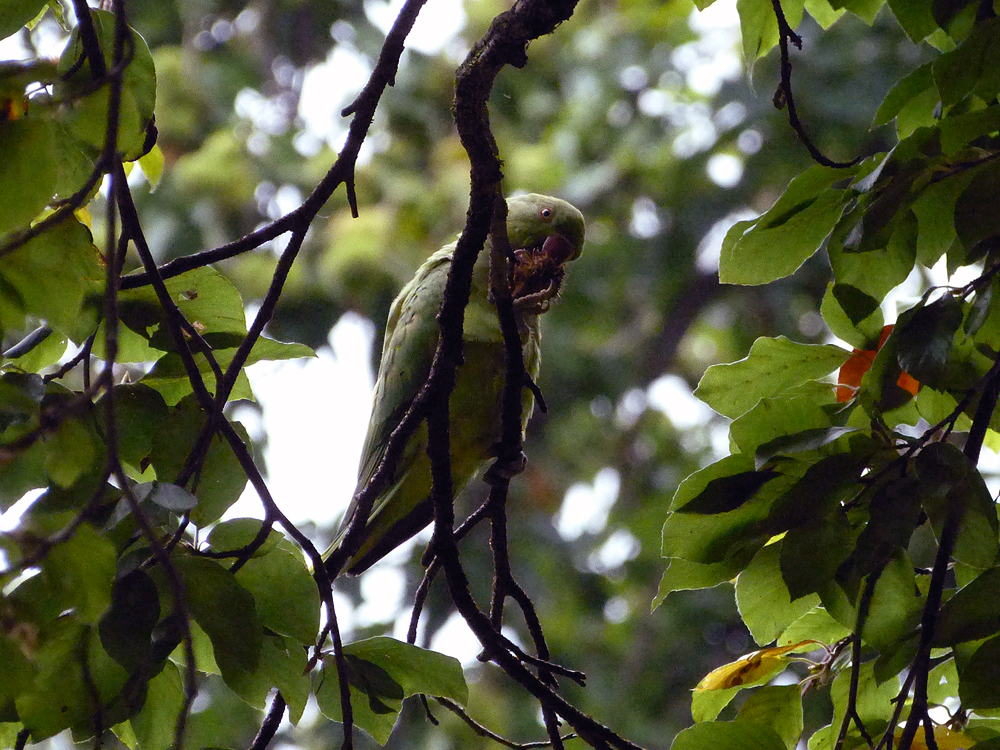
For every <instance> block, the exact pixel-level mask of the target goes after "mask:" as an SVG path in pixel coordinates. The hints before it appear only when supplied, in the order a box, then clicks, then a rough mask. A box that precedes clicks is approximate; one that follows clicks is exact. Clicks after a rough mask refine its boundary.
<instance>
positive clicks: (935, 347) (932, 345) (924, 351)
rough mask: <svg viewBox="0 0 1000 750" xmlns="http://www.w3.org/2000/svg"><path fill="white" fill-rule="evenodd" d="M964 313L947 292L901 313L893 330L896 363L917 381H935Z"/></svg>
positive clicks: (941, 371)
mask: <svg viewBox="0 0 1000 750" xmlns="http://www.w3.org/2000/svg"><path fill="white" fill-rule="evenodd" d="M963 317H964V314H963V310H962V303H961V301H960V300H959V299H958V298H956V297H954V296H952V295H950V294H946V295H945V296H943V297H941V299H939V300H937V301H936V302H932V303H931V304H929V305H925V306H924V307H919V308H916V309H914V310H910V311H907V312H906V313H904V314H903V315H901V316H900V318H899V322H898V323H897V324H896V328H895V330H894V331H893V336H894V337H895V340H896V358H897V360H898V362H899V366H900V367H901V368H903V370H904V371H905V372H907V373H909V374H910V375H911V376H913V377H914V378H916V379H917V380H919V381H920V382H927V383H930V384H931V385H933V384H934V383H936V382H938V381H939V379H940V378H941V376H942V375H943V373H944V370H945V367H946V366H947V364H948V356H949V355H950V354H951V349H952V345H953V343H954V340H955V333H956V332H957V331H958V329H959V328H960V327H961V325H962V319H963Z"/></svg>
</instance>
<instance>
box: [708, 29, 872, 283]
mask: <svg viewBox="0 0 1000 750" xmlns="http://www.w3.org/2000/svg"><path fill="white" fill-rule="evenodd" d="M771 12H772V13H773V11H771ZM854 171H856V170H853V169H852V170H838V169H830V168H828V167H818V166H817V167H811V168H810V169H808V170H806V171H805V172H803V173H802V174H800V175H799V176H798V177H796V178H795V179H793V180H792V181H791V182H790V183H789V185H788V188H787V189H786V190H785V194H784V195H782V196H781V198H779V199H778V201H777V203H775V204H774V206H772V207H771V209H770V210H769V211H768V212H767V213H765V214H764V215H763V216H761V217H760V218H759V219H757V220H756V221H755V222H750V223H747V222H740V223H737V224H736V225H734V226H733V228H732V229H730V230H729V232H728V233H727V235H726V239H725V241H724V242H723V243H722V255H721V258H720V261H719V280H720V281H721V282H722V283H723V284H766V283H768V282H770V281H775V280H777V279H780V278H784V277H785V276H789V275H791V274H792V273H794V272H795V270H796V269H797V268H798V267H799V266H801V265H802V264H803V263H804V262H805V261H806V260H807V259H808V258H809V257H810V256H811V255H812V254H813V253H815V252H816V250H818V249H819V247H820V245H822V244H823V241H824V240H825V239H826V238H827V236H828V235H829V234H830V232H831V231H832V230H833V228H834V226H836V224H837V222H838V221H839V220H840V217H841V214H843V212H844V200H845V193H844V191H843V190H835V189H832V188H829V187H828V186H829V185H832V184H833V183H835V182H837V181H838V180H842V179H844V178H846V177H850V176H851V174H853V172H854Z"/></svg>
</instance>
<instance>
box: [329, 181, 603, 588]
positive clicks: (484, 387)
mask: <svg viewBox="0 0 1000 750" xmlns="http://www.w3.org/2000/svg"><path fill="white" fill-rule="evenodd" d="M507 234H508V237H509V239H510V245H511V247H512V248H513V249H514V256H515V265H514V274H513V288H512V293H513V296H514V308H515V314H516V315H517V318H518V321H517V322H518V329H519V330H520V332H521V345H522V347H523V352H524V362H525V367H526V369H527V371H528V373H529V374H530V375H531V377H532V378H535V377H536V376H537V374H538V367H539V361H540V358H539V339H540V334H539V329H538V316H539V315H540V314H541V313H543V312H545V311H546V310H547V309H548V306H549V303H550V302H551V301H552V299H553V298H555V296H556V295H557V294H558V292H559V287H560V285H561V283H562V280H563V275H564V272H565V271H564V267H565V264H566V263H567V262H569V261H571V260H575V259H576V258H578V257H580V253H581V251H582V249H583V235H584V222H583V215H582V214H581V213H580V212H579V211H578V210H577V209H576V208H574V207H573V206H571V205H570V204H569V203H567V202H565V201H562V200H559V199H558V198H550V197H548V196H545V195H536V194H532V195H524V196H518V197H515V198H512V199H510V201H509V202H508V216H507ZM454 252H455V243H452V244H450V245H447V246H446V247H443V248H441V249H440V250H438V251H437V252H436V253H434V254H433V255H431V257H430V258H428V259H427V261H426V262H425V263H424V264H423V265H422V266H421V267H420V268H419V269H418V270H417V273H416V276H414V277H413V279H412V280H411V281H410V282H409V283H408V284H407V285H406V286H405V287H403V290H402V291H401V292H400V293H399V296H398V297H396V299H395V301H393V303H392V307H391V308H390V310H389V319H388V322H387V324H386V330H385V340H384V343H383V345H382V362H381V365H380V366H379V372H378V379H377V381H376V385H375V395H374V405H373V408H372V416H371V421H370V422H369V424H368V435H367V437H366V438H365V444H364V448H363V450H362V453H361V466H360V470H359V472H358V486H357V489H356V490H355V498H356V496H357V493H358V492H360V491H361V489H362V488H363V487H364V486H365V485H366V484H367V482H368V480H369V479H370V478H371V476H372V475H373V474H374V472H375V470H376V469H377V468H378V465H379V463H380V461H381V460H382V455H383V453H384V452H385V447H386V444H387V443H388V441H389V436H390V435H391V434H392V431H393V430H394V429H395V427H396V425H397V424H398V423H399V421H400V419H402V417H403V415H404V414H405V413H406V410H407V408H408V407H409V406H410V403H411V402H412V401H413V399H414V397H415V396H416V394H417V392H418V391H419V390H420V387H421V386H422V385H423V384H424V381H425V380H426V379H427V375H428V373H429V371H430V367H431V360H432V358H433V356H434V351H435V348H436V347H437V342H438V333H439V329H438V322H437V318H436V316H437V312H438V309H439V308H440V306H441V299H442V296H443V294H444V288H445V281H446V279H447V276H448V271H449V269H450V268H451V259H452V255H453V253H454ZM462 339H463V341H462V344H463V351H464V359H465V361H464V363H463V364H462V365H461V366H460V367H459V368H458V370H457V373H456V383H455V389H454V391H453V392H452V394H451V401H450V413H451V456H452V477H453V479H454V487H455V492H456V493H458V492H461V490H462V489H463V488H464V487H465V486H466V485H467V484H468V483H469V481H470V480H471V479H472V478H473V477H474V476H475V475H476V473H477V472H478V471H479V470H480V469H481V468H482V466H483V464H484V463H485V462H486V461H488V460H489V459H490V458H491V447H492V446H493V445H494V444H495V443H496V442H497V441H498V440H499V438H500V429H501V399H502V392H503V383H504V373H505V365H504V352H503V338H502V335H501V333H500V322H499V320H498V318H497V313H496V308H495V307H494V306H493V304H492V303H491V302H490V300H489V242H488V241H487V249H486V251H484V252H482V253H480V254H479V257H478V258H477V260H476V265H475V268H474V271H473V276H472V294H471V297H470V299H469V305H468V307H467V308H466V310H465V324H464V328H463V334H462ZM523 399H524V408H523V410H522V425H521V428H522V430H523V429H524V427H525V426H526V425H527V421H528V417H529V416H530V415H531V411H532V409H533V407H534V398H533V397H532V395H531V392H530V391H529V390H528V389H525V392H524V396H523ZM426 445H427V425H426V424H422V425H421V426H420V427H419V428H418V429H417V430H416V432H415V433H414V434H413V436H412V437H411V438H410V440H409V442H408V443H407V445H406V447H405V449H404V452H403V455H402V458H401V459H400V461H399V463H398V465H397V466H396V469H395V473H394V474H393V477H392V479H391V480H390V482H389V484H388V485H387V487H386V489H385V490H384V491H383V492H382V494H381V495H380V496H379V497H378V498H376V500H375V503H374V505H373V506H372V512H371V514H370V516H369V518H368V524H367V528H366V530H365V537H364V541H363V543H362V545H361V547H360V549H359V550H358V552H357V553H356V554H355V555H354V556H353V557H352V558H350V559H349V560H347V561H346V562H343V563H342V562H341V561H340V560H335V559H331V555H332V554H333V553H334V551H335V550H337V549H338V547H339V546H340V544H341V543H342V541H343V538H344V535H345V533H346V529H347V524H348V523H349V521H350V519H351V517H352V515H353V513H354V508H355V506H356V504H357V500H356V499H355V500H354V501H352V503H351V506H350V507H349V508H348V510H347V514H346V516H345V518H344V521H343V523H342V525H341V529H340V532H339V533H338V535H337V538H336V539H335V540H334V542H333V544H332V545H331V547H330V549H329V550H327V552H326V554H325V555H324V559H327V566H328V569H329V570H330V573H331V574H332V575H336V574H338V573H339V572H340V569H346V570H347V571H348V572H349V573H352V574H358V573H361V572H363V571H365V570H366V569H367V568H368V567H369V566H371V565H372V564H373V563H375V562H376V561H378V560H380V559H381V558H382V557H384V556H385V555H386V554H388V553H389V552H390V551H391V550H393V549H394V548H395V547H397V546H398V545H399V544H401V543H402V542H404V541H405V540H407V539H409V538H410V537H411V536H413V535H414V534H416V533H417V532H419V531H420V530H421V529H423V528H424V527H425V526H427V525H428V524H429V523H430V522H431V521H432V520H433V516H434V511H433V506H432V503H431V499H430V493H431V467H430V459H429V458H428V456H427V453H426ZM336 557H337V556H336V555H334V558H336Z"/></svg>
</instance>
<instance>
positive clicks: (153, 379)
mask: <svg viewBox="0 0 1000 750" xmlns="http://www.w3.org/2000/svg"><path fill="white" fill-rule="evenodd" d="M205 339H206V341H208V343H210V344H211V343H213V337H212V336H206V337H205ZM236 351H237V350H236V348H235V347H232V348H226V349H215V350H214V351H213V355H214V357H215V360H216V362H217V363H218V364H219V367H220V368H222V370H223V372H225V370H226V369H227V368H228V367H229V364H230V363H231V362H232V361H233V357H234V356H235V355H236ZM312 356H315V355H314V353H313V351H312V349H310V348H309V347H307V346H305V345H303V344H292V343H286V342H283V341H275V340H274V339H268V338H264V337H261V338H259V339H258V340H257V343H256V344H254V346H253V349H251V350H250V356H249V357H247V361H246V363H245V366H246V367H249V366H250V365H252V364H255V363H256V362H260V361H261V360H281V359H298V358H300V357H312ZM194 358H195V361H196V362H197V364H198V370H199V372H200V373H201V376H202V379H203V380H204V382H205V386H206V387H207V388H208V390H209V391H210V392H211V393H213V394H214V393H215V391H216V382H215V380H216V379H215V373H214V371H213V369H212V367H211V365H210V364H209V362H208V359H207V357H205V356H204V355H203V354H201V353H196V354H195V355H194ZM142 382H143V383H145V384H146V385H148V386H149V387H150V388H155V389H156V390H157V391H159V392H160V393H162V394H163V397H164V398H165V399H166V401H167V403H169V404H175V403H177V402H178V401H180V400H181V399H182V398H184V397H185V396H187V395H188V394H189V393H192V391H193V389H192V387H191V382H190V380H189V378H188V373H187V369H186V368H185V367H184V363H183V360H182V359H181V357H180V355H178V354H175V353H169V354H167V355H166V356H164V357H161V358H160V359H159V360H158V361H157V363H156V366H155V367H154V368H153V370H152V372H150V373H149V374H148V375H147V376H146V377H144V378H143V380H142ZM238 399H248V400H252V399H253V392H252V391H251V390H250V382H249V381H248V380H247V379H246V375H245V374H243V373H240V375H239V377H238V378H237V380H236V383H235V385H234V387H233V390H232V392H231V393H230V396H229V400H230V401H236V400H238Z"/></svg>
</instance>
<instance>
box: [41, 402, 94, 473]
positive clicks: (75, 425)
mask: <svg viewBox="0 0 1000 750" xmlns="http://www.w3.org/2000/svg"><path fill="white" fill-rule="evenodd" d="M101 447H102V448H103V446H101ZM97 457H98V437H97V435H96V434H94V431H93V428H92V426H90V425H86V424H84V423H83V422H82V421H80V420H78V419H72V418H71V419H66V420H63V422H62V423H61V424H60V425H59V426H58V427H57V428H56V429H55V430H54V431H53V432H52V433H50V434H49V435H47V436H46V438H45V471H46V472H47V473H48V475H49V478H50V479H51V480H52V481H53V482H54V483H55V484H57V485H59V486H60V487H71V486H72V485H73V484H74V483H75V482H76V481H77V479H79V478H80V477H81V476H83V475H84V474H87V473H90V471H91V469H93V468H94V466H93V464H94V463H95V461H94V459H95V458H97ZM101 463H103V460H102V461H101Z"/></svg>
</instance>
